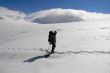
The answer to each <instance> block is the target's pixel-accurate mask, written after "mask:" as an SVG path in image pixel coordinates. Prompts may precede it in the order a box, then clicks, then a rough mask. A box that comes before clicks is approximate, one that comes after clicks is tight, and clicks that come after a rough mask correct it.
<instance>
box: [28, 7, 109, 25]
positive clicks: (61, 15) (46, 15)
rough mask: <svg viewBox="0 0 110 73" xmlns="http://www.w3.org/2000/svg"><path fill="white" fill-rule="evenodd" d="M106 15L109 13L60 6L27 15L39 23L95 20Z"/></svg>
mask: <svg viewBox="0 0 110 73" xmlns="http://www.w3.org/2000/svg"><path fill="white" fill-rule="evenodd" d="M108 17H109V18H110V15H109V14H102V13H94V12H87V11H84V10H74V9H61V8H57V9H50V10H42V11H39V12H35V13H32V14H30V15H29V16H28V18H29V20H30V21H32V22H37V23H41V24H51V23H65V22H79V21H84V20H97V19H103V18H108Z"/></svg>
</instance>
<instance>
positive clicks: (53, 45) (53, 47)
mask: <svg viewBox="0 0 110 73" xmlns="http://www.w3.org/2000/svg"><path fill="white" fill-rule="evenodd" d="M51 44H52V50H51V52H53V53H54V49H55V47H56V44H55V43H51Z"/></svg>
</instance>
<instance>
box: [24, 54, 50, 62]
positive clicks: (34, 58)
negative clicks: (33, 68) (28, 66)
mask: <svg viewBox="0 0 110 73" xmlns="http://www.w3.org/2000/svg"><path fill="white" fill-rule="evenodd" d="M49 56H50V54H46V55H42V56H36V57H33V58H30V59H28V60H25V61H24V62H28V63H31V62H34V61H35V60H38V59H42V58H48V57H49Z"/></svg>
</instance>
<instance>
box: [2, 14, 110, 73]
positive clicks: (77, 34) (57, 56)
mask: <svg viewBox="0 0 110 73" xmlns="http://www.w3.org/2000/svg"><path fill="white" fill-rule="evenodd" d="M101 15H103V14H101ZM4 16H5V15H4ZM103 17H105V19H104V18H103V19H102V18H101V19H98V20H95V19H94V20H91V21H80V22H68V23H57V24H56V23H54V24H46V25H41V24H38V23H32V22H22V23H21V22H19V21H15V20H10V19H9V20H8V19H0V73H110V21H109V20H110V19H109V18H108V19H107V17H109V15H108V16H105V15H104V16H103ZM88 18H89V17H88ZM96 18H98V17H96ZM50 30H56V31H57V43H56V45H57V47H56V49H55V53H54V54H51V55H50V57H48V58H45V57H44V55H45V54H46V51H45V50H47V49H48V46H49V44H48V32H49V31H50ZM48 50H51V46H50V48H49V49H48Z"/></svg>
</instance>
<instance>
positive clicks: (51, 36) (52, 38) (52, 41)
mask: <svg viewBox="0 0 110 73" xmlns="http://www.w3.org/2000/svg"><path fill="white" fill-rule="evenodd" d="M56 34H57V31H49V35H48V42H49V44H50V45H51V44H52V50H51V53H54V49H55V47H56Z"/></svg>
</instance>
